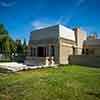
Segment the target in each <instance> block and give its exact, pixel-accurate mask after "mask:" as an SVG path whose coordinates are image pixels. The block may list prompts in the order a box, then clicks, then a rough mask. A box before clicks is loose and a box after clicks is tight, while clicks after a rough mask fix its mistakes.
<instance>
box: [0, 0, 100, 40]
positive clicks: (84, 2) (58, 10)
mask: <svg viewBox="0 0 100 100" xmlns="http://www.w3.org/2000/svg"><path fill="white" fill-rule="evenodd" d="M0 24H4V26H5V27H6V29H7V30H8V32H9V34H10V35H11V37H12V38H13V39H14V40H16V39H21V40H24V39H26V40H27V41H28V40H29V36H30V32H31V31H32V30H36V29H39V28H43V27H47V26H51V25H56V24H62V25H65V26H66V27H68V28H76V27H80V29H81V30H84V31H86V32H87V33H88V35H91V34H93V33H94V32H97V34H98V36H99V37H100V27H99V26H100V0H0Z"/></svg>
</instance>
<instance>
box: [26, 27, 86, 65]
mask: <svg viewBox="0 0 100 100" xmlns="http://www.w3.org/2000/svg"><path fill="white" fill-rule="evenodd" d="M86 38H87V34H86V32H83V31H81V30H80V29H79V28H76V29H69V28H67V27H65V26H62V25H54V26H50V27H46V28H43V29H38V30H35V31H32V32H31V34H30V40H29V44H28V50H27V56H26V60H25V63H26V64H29V65H52V64H68V63H69V59H68V58H69V55H81V54H82V48H83V42H84V40H86Z"/></svg>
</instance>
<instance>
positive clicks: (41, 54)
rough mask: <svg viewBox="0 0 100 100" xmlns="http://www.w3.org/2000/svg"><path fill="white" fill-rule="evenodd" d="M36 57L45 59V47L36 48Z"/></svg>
mask: <svg viewBox="0 0 100 100" xmlns="http://www.w3.org/2000/svg"><path fill="white" fill-rule="evenodd" d="M37 56H38V57H46V48H45V47H38V48H37Z"/></svg>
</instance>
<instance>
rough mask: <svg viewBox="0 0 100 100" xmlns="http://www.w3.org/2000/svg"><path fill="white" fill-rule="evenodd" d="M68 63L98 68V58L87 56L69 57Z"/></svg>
mask: <svg viewBox="0 0 100 100" xmlns="http://www.w3.org/2000/svg"><path fill="white" fill-rule="evenodd" d="M69 63H70V64H79V65H87V66H96V67H100V56H88V55H87V56H86V55H76V56H70V57H69Z"/></svg>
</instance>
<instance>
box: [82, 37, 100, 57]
mask: <svg viewBox="0 0 100 100" xmlns="http://www.w3.org/2000/svg"><path fill="white" fill-rule="evenodd" d="M86 49H87V50H88V55H94V56H100V39H95V40H94V39H93V40H92V39H91V40H86V41H84V51H85V52H84V54H87V52H86ZM91 50H92V51H93V53H92V54H91V52H90V51H91Z"/></svg>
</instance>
